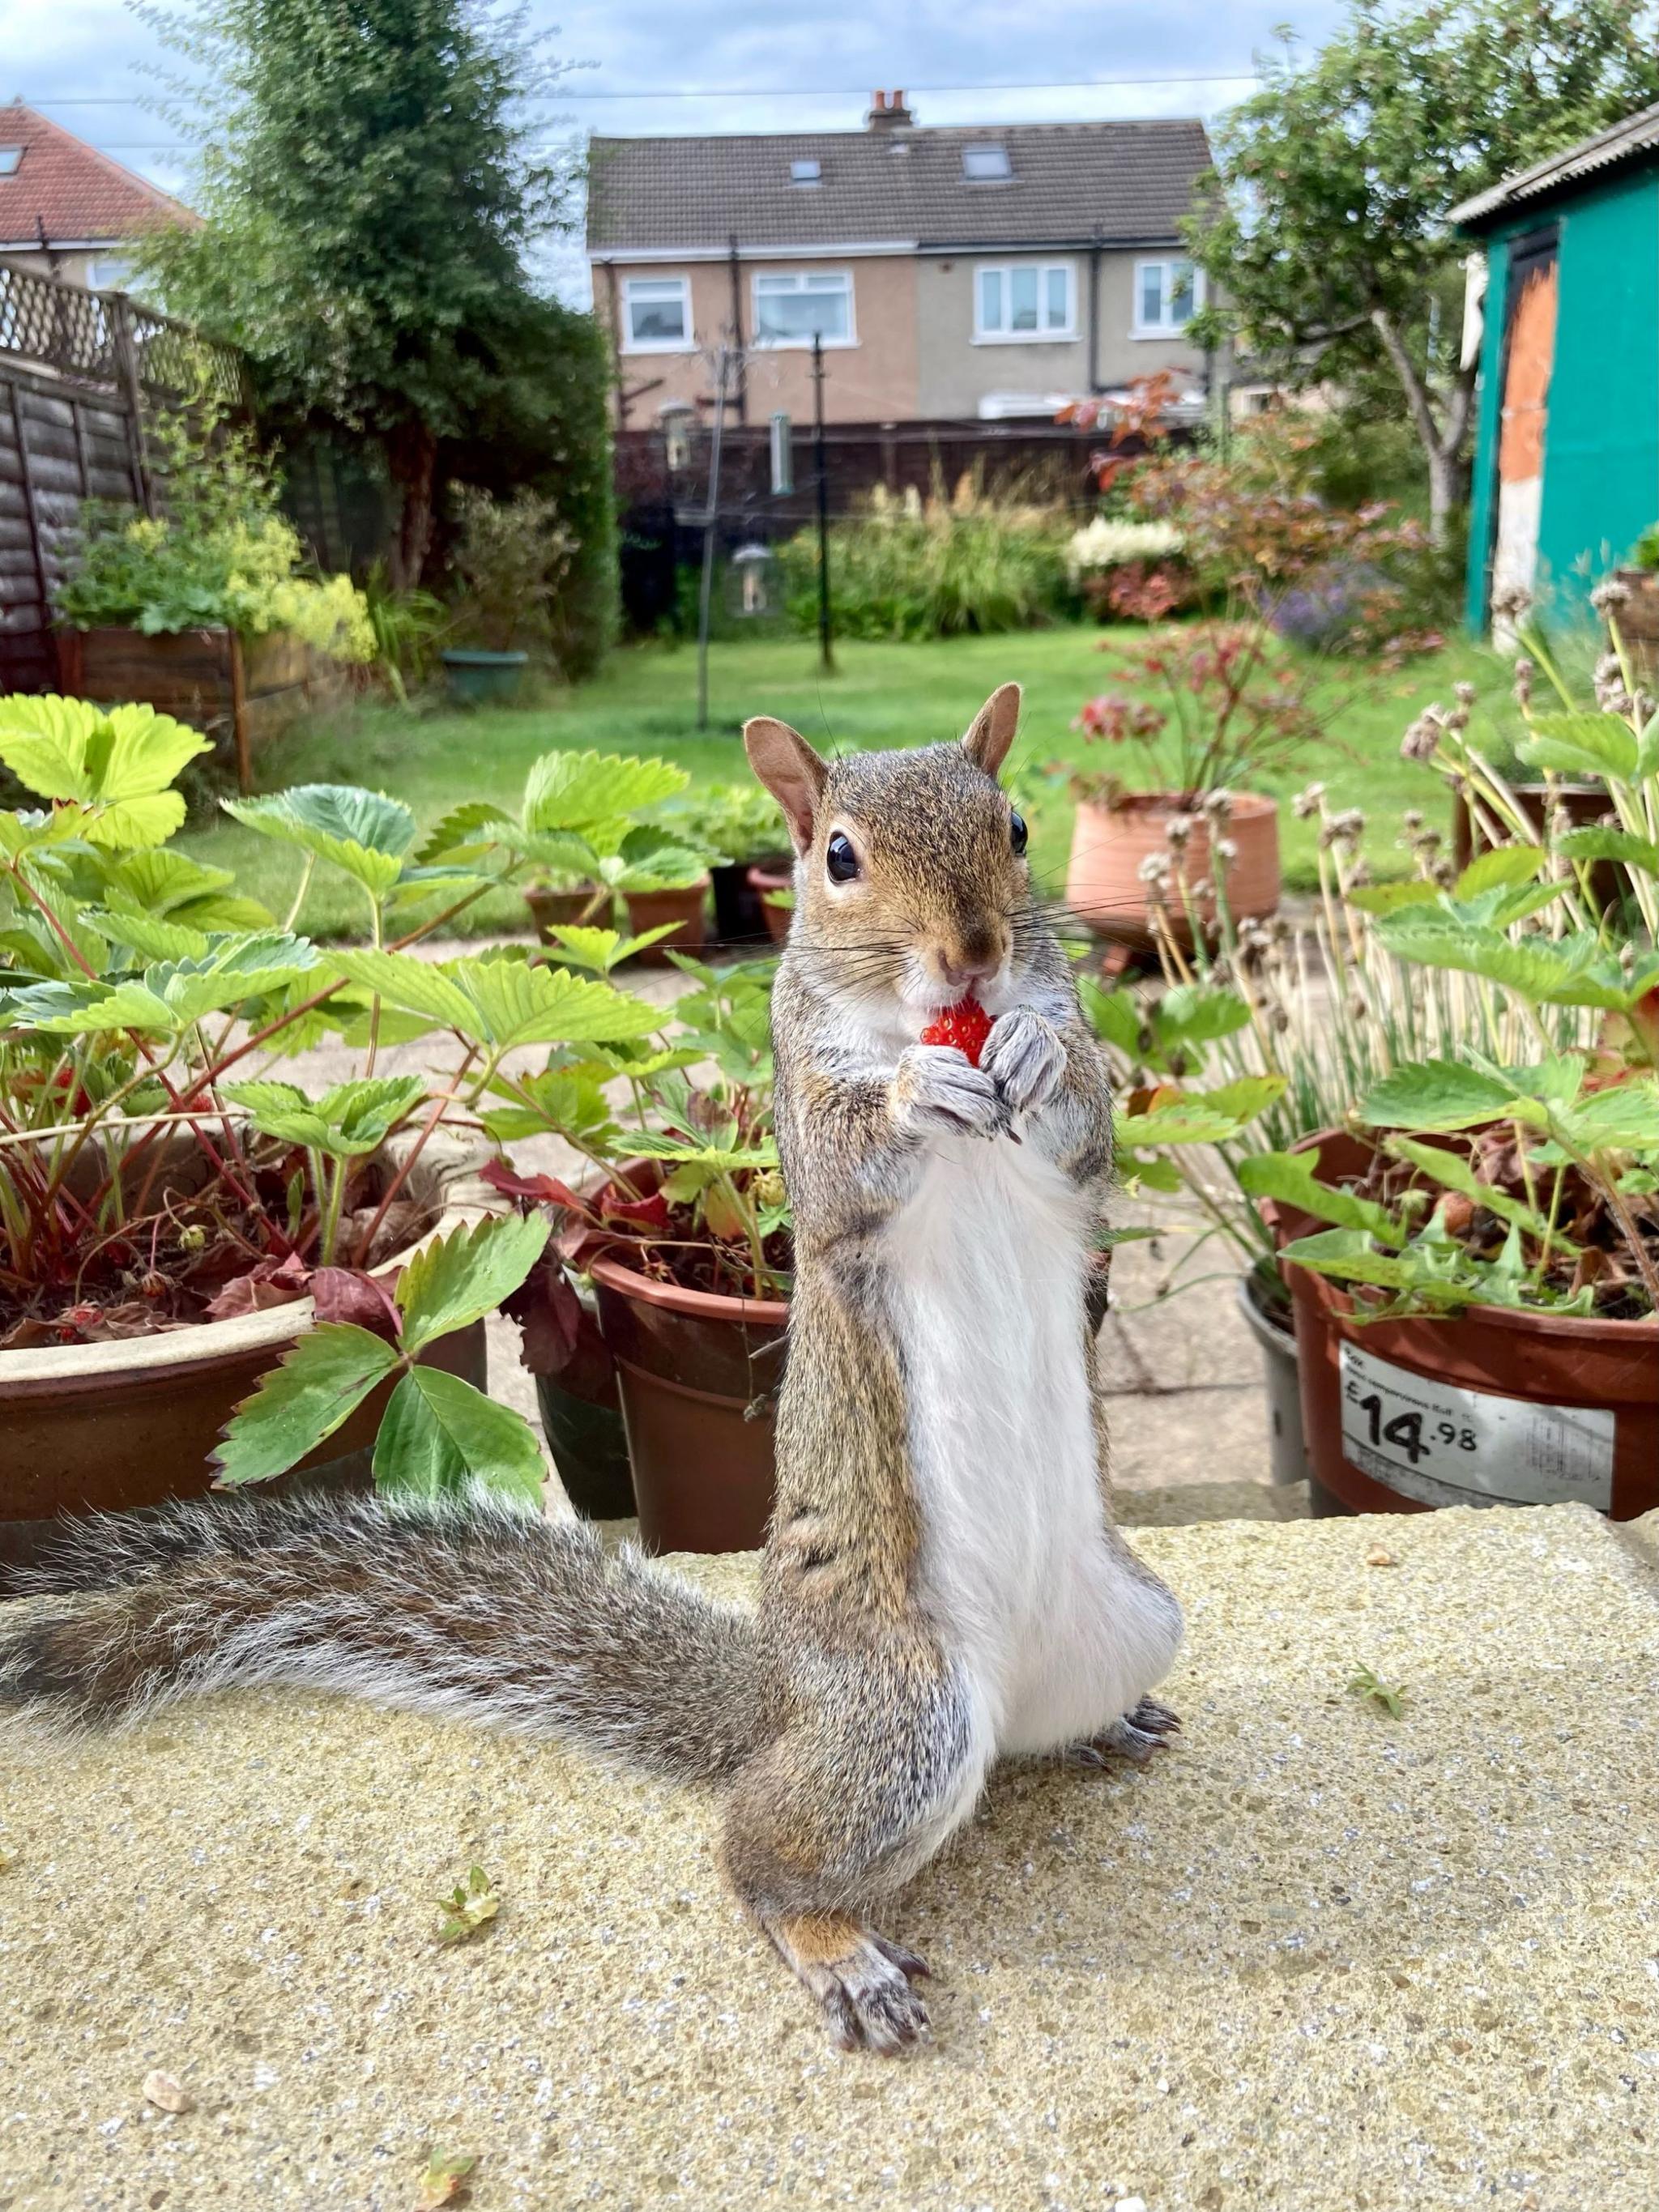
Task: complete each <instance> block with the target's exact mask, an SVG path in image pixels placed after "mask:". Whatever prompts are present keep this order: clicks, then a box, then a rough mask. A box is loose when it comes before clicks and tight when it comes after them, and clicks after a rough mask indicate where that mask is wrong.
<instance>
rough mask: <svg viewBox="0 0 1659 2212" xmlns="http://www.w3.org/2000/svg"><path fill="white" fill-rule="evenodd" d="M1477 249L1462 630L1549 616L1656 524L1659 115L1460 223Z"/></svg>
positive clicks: (1550, 165)
mask: <svg viewBox="0 0 1659 2212" xmlns="http://www.w3.org/2000/svg"><path fill="white" fill-rule="evenodd" d="M1452 220H1453V222H1455V224H1456V225H1457V227H1458V228H1459V229H1460V230H1461V231H1462V234H1464V235H1465V236H1466V237H1468V239H1470V240H1474V241H1476V242H1477V252H1476V254H1475V257H1474V266H1473V268H1472V271H1471V276H1472V283H1471V296H1472V301H1474V298H1475V297H1476V295H1478V294H1479V292H1480V287H1481V285H1482V283H1484V288H1485V299H1484V305H1483V306H1482V307H1480V308H1478V309H1476V308H1474V307H1473V306H1472V312H1471V318H1470V321H1471V324H1472V326H1473V327H1472V328H1471V331H1470V336H1469V343H1470V344H1471V345H1473V344H1475V343H1478V344H1479V346H1480V378H1481V386H1480V414H1479V417H1478V421H1477V428H1476V438H1475V453H1474V486H1473V492H1472V497H1471V505H1470V515H1469V525H1470V526H1469V565H1468V618H1469V623H1470V627H1471V628H1472V629H1474V630H1476V631H1480V630H1483V629H1485V628H1486V623H1487V621H1488V617H1489V616H1490V613H1491V611H1492V601H1493V596H1494V593H1496V594H1498V598H1499V599H1500V603H1501V599H1502V595H1503V592H1504V589H1505V588H1506V587H1509V586H1521V587H1522V588H1523V589H1524V590H1526V591H1528V592H1533V593H1534V594H1535V595H1536V596H1538V597H1540V598H1541V599H1543V600H1544V601H1546V602H1547V604H1549V605H1552V606H1553V608H1554V610H1555V611H1558V612H1567V613H1570V612H1571V611H1574V610H1575V609H1581V610H1582V608H1583V604H1584V601H1585V599H1586V598H1587V596H1588V593H1589V589H1590V587H1591V586H1592V585H1593V584H1594V583H1595V581H1596V580H1597V579H1598V577H1600V576H1601V575H1603V574H1606V573H1607V570H1608V569H1609V568H1614V567H1616V566H1618V564H1619V563H1620V561H1621V560H1622V559H1624V557H1625V556H1626V555H1627V554H1628V553H1629V551H1630V549H1631V546H1632V543H1633V541H1634V540H1635V539H1636V538H1638V536H1639V535H1640V533H1641V532H1643V531H1644V529H1645V528H1646V527H1647V526H1648V525H1649V524H1650V523H1652V522H1654V521H1656V520H1659V106H1653V107H1649V108H1644V110H1643V111H1642V112H1641V113H1640V114H1638V115H1632V116H1631V117H1629V118H1627V119H1626V121H1625V122H1623V123H1620V124H1618V125H1615V126H1614V127H1613V129H1612V130H1610V131H1601V132H1600V133H1599V134H1598V135H1597V136H1596V137H1594V138H1589V139H1586V140H1585V141H1584V142H1583V144H1581V145H1577V146H1573V147H1570V148H1569V149H1567V150H1566V151H1565V153H1561V154H1557V155H1553V156H1552V158H1551V159H1550V160H1548V161H1540V162H1538V163H1537V164H1536V165H1535V166H1534V167H1532V168H1530V169H1526V170H1523V171H1522V173H1520V174H1519V175H1518V176H1513V177H1508V178H1506V179H1504V182H1503V183H1502V184H1500V185H1495V186H1494V187H1493V188H1492V191H1486V192H1482V193H1481V194H1480V196H1479V197H1477V198H1474V199H1471V200H1468V201H1466V202H1465V203H1464V204H1463V205H1462V207H1459V208H1456V209H1455V210H1453V213H1452Z"/></svg>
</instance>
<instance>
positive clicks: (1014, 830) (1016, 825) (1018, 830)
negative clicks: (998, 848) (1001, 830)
mask: <svg viewBox="0 0 1659 2212" xmlns="http://www.w3.org/2000/svg"><path fill="white" fill-rule="evenodd" d="M1027 834H1028V833H1027V831H1026V828H1025V817H1024V815H1023V814H1011V815H1010V816H1009V817H1008V842H1009V843H1010V844H1011V845H1012V847H1013V848H1014V852H1015V854H1016V856H1018V854H1021V853H1023V852H1024V850H1025V839H1026V836H1027Z"/></svg>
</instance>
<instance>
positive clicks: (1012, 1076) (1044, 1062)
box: [979, 1006, 1066, 1114]
mask: <svg viewBox="0 0 1659 2212" xmlns="http://www.w3.org/2000/svg"><path fill="white" fill-rule="evenodd" d="M979 1064H980V1066H981V1068H982V1069H983V1070H984V1072H985V1073H986V1074H987V1075H988V1076H989V1077H990V1078H991V1080H992V1081H993V1082H994V1084H995V1085H996V1086H997V1089H998V1090H999V1091H1000V1092H1001V1093H1002V1096H1003V1097H1004V1098H1006V1100H1007V1102H1008V1104H1009V1105H1010V1106H1011V1107H1012V1109H1013V1110H1014V1112H1015V1113H1016V1114H1030V1113H1033V1112H1035V1111H1036V1109H1037V1108H1038V1107H1040V1106H1046V1105H1047V1104H1048V1101H1049V1100H1050V1099H1051V1098H1052V1097H1054V1093H1055V1091H1058V1090H1059V1088H1060V1078H1061V1077H1062V1076H1063V1075H1064V1074H1065V1073H1066V1047H1065V1044H1064V1042H1062V1040H1061V1037H1060V1031H1059V1030H1057V1029H1056V1028H1055V1027H1054V1024H1053V1023H1052V1022H1049V1021H1045V1020H1044V1019H1043V1018H1042V1015H1041V1014H1034V1013H1033V1012H1031V1010H1030V1007H1029V1006H1016V1007H1015V1008H1014V1010H1013V1012H1012V1013H1007V1014H1003V1015H1000V1017H999V1018H998V1019H997V1020H995V1021H994V1022H993V1023H992V1024H991V1034H990V1036H988V1037H987V1039H986V1041H985V1049H984V1051H983V1052H982V1053H981V1054H980V1063H979Z"/></svg>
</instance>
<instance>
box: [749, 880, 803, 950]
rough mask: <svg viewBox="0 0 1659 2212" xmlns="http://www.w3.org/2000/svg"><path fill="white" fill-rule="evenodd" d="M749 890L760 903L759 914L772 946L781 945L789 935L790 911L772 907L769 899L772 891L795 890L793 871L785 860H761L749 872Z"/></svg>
mask: <svg viewBox="0 0 1659 2212" xmlns="http://www.w3.org/2000/svg"><path fill="white" fill-rule="evenodd" d="M749 888H750V890H752V891H753V892H754V894H755V896H756V897H757V899H758V900H759V901H760V908H761V912H762V913H763V915H765V917H766V933H767V935H768V936H769V938H770V939H771V940H772V942H773V944H774V945H781V944H782V943H783V941H784V939H785V938H786V937H787V936H788V934H789V920H790V914H791V909H790V908H788V907H787V906H774V905H772V904H771V902H770V900H769V896H768V895H769V893H770V892H772V891H792V890H793V889H794V888H795V871H794V868H793V866H792V865H791V864H790V862H789V861H787V860H778V861H772V860H761V861H758V862H757V864H756V866H754V867H752V868H750V871H749Z"/></svg>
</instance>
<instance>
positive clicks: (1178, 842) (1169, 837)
mask: <svg viewBox="0 0 1659 2212" xmlns="http://www.w3.org/2000/svg"><path fill="white" fill-rule="evenodd" d="M1192 834H1193V817H1192V816H1191V815H1190V814H1172V815H1171V816H1170V819H1169V821H1168V822H1167V823H1165V825H1164V842H1165V844H1167V845H1168V846H1170V848H1171V849H1172V850H1173V851H1175V852H1177V853H1179V852H1182V851H1184V850H1185V848H1186V847H1187V845H1188V842H1189V840H1190V839H1191V837H1192Z"/></svg>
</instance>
